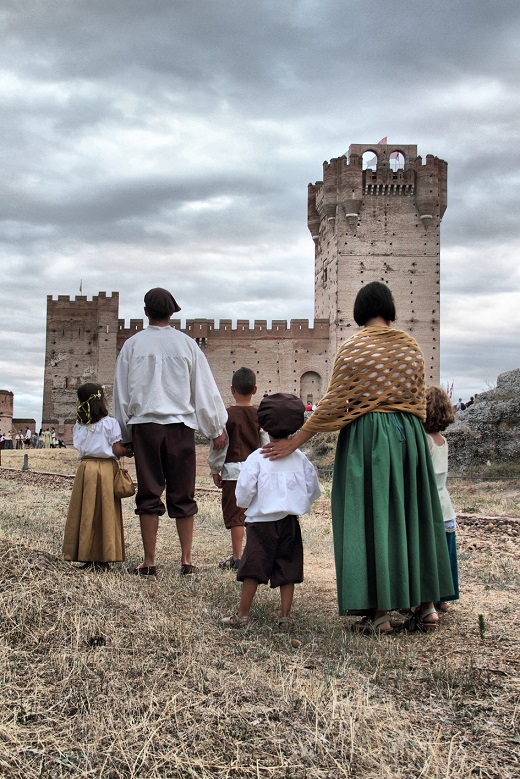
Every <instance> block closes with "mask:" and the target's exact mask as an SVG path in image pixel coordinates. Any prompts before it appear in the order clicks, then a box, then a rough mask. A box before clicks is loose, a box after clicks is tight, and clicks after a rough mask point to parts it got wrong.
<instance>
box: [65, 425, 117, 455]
mask: <svg viewBox="0 0 520 779" xmlns="http://www.w3.org/2000/svg"><path fill="white" fill-rule="evenodd" d="M122 440H123V437H122V435H121V427H120V425H119V422H118V421H117V419H114V417H103V418H102V419H100V420H99V421H98V422H94V424H93V425H82V424H80V423H79V422H76V424H75V425H74V431H73V434H72V443H73V445H74V447H75V448H76V449H77V450H78V460H82V459H83V458H84V457H101V458H108V457H112V458H113V459H117V458H116V456H115V454H114V452H113V451H112V445H113V444H116V443H117V442H118V441H122Z"/></svg>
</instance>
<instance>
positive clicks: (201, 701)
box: [0, 449, 520, 779]
mask: <svg viewBox="0 0 520 779" xmlns="http://www.w3.org/2000/svg"><path fill="white" fill-rule="evenodd" d="M36 455H37V453H34V454H33V456H31V453H30V452H29V463H30V466H31V470H30V471H29V472H22V471H21V462H23V461H20V460H13V461H12V463H11V467H12V470H8V469H7V468H5V467H4V468H1V469H0V561H1V562H0V609H1V611H0V624H1V631H0V667H2V668H3V675H2V684H3V696H2V699H1V701H0V740H1V741H2V744H3V746H2V748H1V749H0V774H1V775H2V776H6V777H22V776H23V777H24V778H26V779H32V778H33V777H34V778H35V779H36V777H51V776H52V777H56V776H58V777H64V776H70V777H72V776H92V777H94V776H106V777H111V778H113V779H116V778H119V777H125V778H126V777H128V778H132V779H143V778H144V777H153V779H159V778H160V777H161V778H162V777H201V778H202V779H209V777H233V779H250V778H251V779H258V777H262V779H263V778H264V777H265V778H266V779H267V778H268V777H269V779H270V778H271V777H273V778H274V779H315V777H318V778H320V777H323V778H324V779H325V778H327V779H329V778H330V779H332V778H334V777H356V778H357V777H359V778H361V777H363V778H364V779H365V777H368V779H376V778H377V779H380V778H381V777H387V778H388V779H390V778H391V779H394V778H395V777H397V778H398V779H401V778H402V777H406V778H407V779H416V778H417V777H425V778H430V777H432V779H441V778H443V779H444V778H445V777H450V779H451V778H453V779H462V778H463V777H464V778H465V777H481V778H482V779H487V778H491V779H513V778H514V779H516V777H518V776H520V749H519V747H520V734H519V731H518V714H519V707H518V700H519V692H520V689H519V667H520V645H519V640H518V636H519V631H520V615H519V611H518V603H519V598H518V595H519V591H520V580H519V568H520V549H519V543H518V540H519V533H520V519H519V516H520V484H519V483H518V482H514V481H509V482H500V483H499V482H496V483H495V482H494V483H487V482H486V483H475V482H463V481H461V482H460V483H459V482H458V481H457V482H453V483H452V484H451V491H452V497H453V499H454V504H455V507H456V510H457V511H458V514H459V529H458V533H457V545H458V554H459V564H460V574H461V576H460V578H461V600H460V602H459V603H457V604H454V605H453V606H452V607H451V609H450V611H449V613H448V614H447V615H445V616H443V617H442V618H441V624H440V626H439V628H438V630H436V631H434V632H433V633H431V634H419V633H412V634H410V633H400V632H396V633H395V634H394V635H392V636H358V635H355V634H354V633H352V632H351V631H350V630H349V626H350V625H351V624H352V622H353V621H354V620H353V618H341V617H338V615H337V609H336V594H335V571H334V563H333V554H332V537H331V528H330V505H329V501H328V495H329V493H330V485H329V484H327V483H324V484H323V489H324V496H323V497H322V498H321V499H320V500H319V501H318V502H317V504H315V506H314V509H313V512H312V514H311V515H308V516H306V517H304V518H302V521H301V524H302V532H303V536H304V545H305V555H306V557H305V576H306V579H305V582H304V583H303V584H302V585H301V586H299V587H298V588H297V593H296V597H295V604H294V616H295V620H296V624H295V628H294V630H293V631H292V632H291V633H289V634H286V633H283V632H280V631H279V630H277V628H276V622H275V621H274V616H275V614H276V609H277V594H276V592H273V591H270V590H269V589H268V588H262V589H261V590H260V591H259V594H258V598H257V600H256V602H255V606H254V619H253V621H252V624H251V626H250V627H249V628H248V629H247V630H246V631H243V632H242V631H234V632H232V631H231V632H230V631H225V630H224V629H222V628H221V627H220V624H219V620H220V617H222V616H224V615H226V614H228V613H232V611H233V609H234V608H235V607H236V603H237V599H238V596H239V585H238V584H237V583H236V581H235V580H234V577H233V575H232V574H229V573H224V572H222V571H219V570H218V567H217V562H218V560H219V559H220V558H221V557H224V556H225V555H226V554H227V553H228V552H229V538H228V534H227V532H226V531H225V530H224V529H223V527H222V520H221V515H220V507H219V495H218V492H217V491H216V490H214V489H213V488H212V486H211V485H212V482H211V479H210V478H209V477H208V474H207V469H206V466H205V450H203V449H201V450H200V451H199V458H198V480H197V486H198V489H197V499H198V502H199V516H198V518H197V522H196V536H195V548H194V552H195V556H196V561H197V564H198V565H199V566H200V569H201V570H200V574H199V575H198V576H196V577H194V578H193V579H192V580H191V581H189V582H188V581H185V580H183V579H182V578H181V577H179V576H178V543H177V539H176V534H175V529H174V527H173V526H172V524H171V523H168V522H166V521H164V522H162V523H161V528H160V534H159V548H158V554H159V560H160V573H159V576H158V578H157V580H154V581H147V582H143V581H135V580H134V578H135V577H129V576H128V575H127V574H126V573H125V567H124V566H123V565H121V566H115V567H114V570H113V571H112V572H111V573H110V574H102V575H99V574H91V575H86V574H83V573H80V572H78V571H77V570H76V569H75V568H74V566H73V565H71V564H69V563H65V562H64V561H63V560H61V554H60V550H61V540H62V534H63V521H64V514H65V512H66V507H67V503H68V496H69V494H70V484H71V478H70V475H67V474H72V473H73V472H74V454H73V453H72V452H70V453H69V452H68V453H67V455H66V456H64V454H63V452H59V451H57V452H56V453H52V456H53V458H54V461H51V460H49V459H47V460H46V459H45V458H44V456H43V455H41V456H40V457H37V456H36ZM49 456H50V455H49ZM37 460H38V465H39V467H40V468H41V469H42V470H45V471H46V472H47V473H48V472H49V470H50V469H51V468H52V469H56V468H61V470H62V473H63V474H64V475H61V476H60V475H43V474H42V473H39V472H38V471H37V470H36V463H37ZM128 462H129V461H127V464H128ZM2 465H3V466H5V465H7V463H6V458H5V456H4V457H3V459H2ZM130 467H132V466H130ZM48 469H49V470H48ZM53 472H54V473H58V471H53ZM124 514H125V517H124V519H125V533H126V545H127V560H128V562H129V563H134V562H138V561H139V560H140V554H141V543H140V537H139V532H138V528H137V523H136V519H135V516H134V514H133V505H132V500H127V501H125V502H124ZM392 619H393V621H394V624H395V625H396V626H398V625H399V624H400V623H401V622H402V620H403V619H404V617H403V615H399V614H393V615H392Z"/></svg>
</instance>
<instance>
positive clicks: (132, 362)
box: [114, 325, 227, 441]
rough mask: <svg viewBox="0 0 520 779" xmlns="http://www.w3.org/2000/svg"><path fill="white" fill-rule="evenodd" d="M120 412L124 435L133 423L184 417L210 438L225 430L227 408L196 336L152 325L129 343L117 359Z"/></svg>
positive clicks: (126, 436) (167, 422)
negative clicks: (191, 336)
mask: <svg viewBox="0 0 520 779" xmlns="http://www.w3.org/2000/svg"><path fill="white" fill-rule="evenodd" d="M114 416H115V417H116V419H117V420H118V421H119V424H120V425H121V432H122V434H123V441H130V440H131V438H132V433H131V429H129V428H131V426H132V425H139V424H144V423H147V422H154V423H155V424H159V425H170V424H173V423H177V422H182V423H184V424H185V425H186V426H187V427H190V428H191V429H192V430H200V432H201V433H202V434H203V435H205V436H207V437H208V438H210V439H213V438H217V437H218V436H219V435H220V434H221V433H222V431H223V429H224V426H225V424H226V420H227V411H226V407H225V406H224V403H223V401H222V398H221V397H220V393H219V391H218V387H217V385H216V383H215V379H214V378H213V374H212V373H211V370H210V367H209V365H208V361H207V360H206V357H205V356H204V354H203V353H202V352H201V350H200V349H199V347H198V346H197V344H196V342H195V341H194V340H193V338H190V337H189V336H187V335H185V334H184V333H181V332H180V331H178V330H175V329H174V328H173V327H170V326H167V327H157V326H155V325H149V326H148V327H147V328H146V329H145V330H141V331H140V332H138V333H136V334H135V335H133V336H132V337H131V338H129V339H128V340H127V341H125V343H124V344H123V348H122V349H121V351H120V353H119V356H118V358H117V362H116V373H115V379H114Z"/></svg>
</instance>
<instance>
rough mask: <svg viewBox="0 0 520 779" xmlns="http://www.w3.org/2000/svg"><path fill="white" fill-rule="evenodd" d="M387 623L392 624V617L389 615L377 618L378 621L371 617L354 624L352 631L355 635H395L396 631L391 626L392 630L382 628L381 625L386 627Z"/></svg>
mask: <svg viewBox="0 0 520 779" xmlns="http://www.w3.org/2000/svg"><path fill="white" fill-rule="evenodd" d="M385 622H390V617H389V615H388V614H383V615H382V616H381V617H377V619H374V620H372V619H370V617H363V619H362V620H361V621H360V622H354V624H353V625H352V630H353V631H354V632H355V633H367V634H368V633H380V634H383V633H384V634H385V635H386V634H388V633H393V632H394V629H393V627H392V626H391V625H390V630H384V629H382V628H381V625H384V624H385Z"/></svg>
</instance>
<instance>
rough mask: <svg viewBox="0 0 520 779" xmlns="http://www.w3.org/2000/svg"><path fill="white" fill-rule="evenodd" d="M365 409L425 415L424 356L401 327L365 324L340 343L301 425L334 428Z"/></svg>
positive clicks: (318, 429)
mask: <svg viewBox="0 0 520 779" xmlns="http://www.w3.org/2000/svg"><path fill="white" fill-rule="evenodd" d="M370 411H381V412H383V413H387V414H389V413H391V412H392V411H404V412H408V413H410V414H414V415H415V416H417V417H419V418H420V419H421V420H422V421H423V422H424V421H425V419H426V401H425V392H424V357H423V354H422V352H421V350H420V348H419V345H418V344H417V341H416V340H415V339H414V338H412V336H411V335H408V333H405V332H403V330H393V329H392V328H390V327H365V328H364V329H363V330H360V331H359V332H358V333H355V334H354V335H353V336H352V338H349V339H348V341H345V343H344V344H343V345H342V346H341V348H340V350H339V352H338V353H337V355H336V359H335V362H334V370H333V372H332V378H331V380H330V384H329V388H328V390H327V393H326V395H325V396H324V397H323V398H322V399H321V400H320V402H319V403H318V405H317V407H316V410H315V411H314V413H313V414H312V415H311V416H310V417H309V419H308V420H307V422H306V423H305V425H304V426H303V429H304V430H307V431H308V432H312V433H318V432H327V431H331V430H339V429H340V428H342V427H345V425H348V424H350V422H353V421H354V420H355V419H357V418H358V417H360V416H362V415H363V414H367V413H368V412H370Z"/></svg>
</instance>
